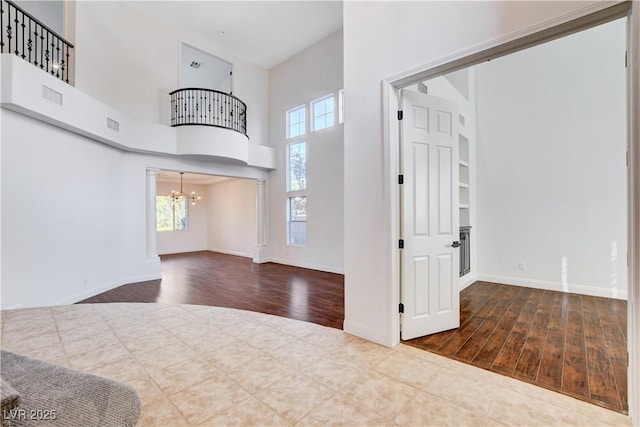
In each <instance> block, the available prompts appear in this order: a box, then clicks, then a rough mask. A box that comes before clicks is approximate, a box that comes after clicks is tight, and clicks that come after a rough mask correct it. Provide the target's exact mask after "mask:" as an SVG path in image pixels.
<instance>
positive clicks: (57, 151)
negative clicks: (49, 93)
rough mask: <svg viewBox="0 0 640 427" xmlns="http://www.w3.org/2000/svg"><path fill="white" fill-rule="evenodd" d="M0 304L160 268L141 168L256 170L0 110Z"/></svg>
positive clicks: (104, 284)
mask: <svg viewBox="0 0 640 427" xmlns="http://www.w3.org/2000/svg"><path fill="white" fill-rule="evenodd" d="M0 119H1V120H2V128H1V132H2V135H1V136H2V145H1V146H0V148H1V154H0V158H1V159H2V165H1V168H0V170H1V172H2V178H1V180H0V182H1V184H2V192H1V199H2V200H1V207H2V213H1V219H2V229H1V233H0V235H1V236H2V253H1V257H2V258H1V263H0V264H1V269H0V271H1V274H2V276H1V283H2V289H1V297H2V298H1V305H2V308H3V309H4V308H11V307H20V306H26V307H32V306H43V305H55V304H67V303H72V302H76V301H79V300H81V299H84V298H87V297H89V296H91V295H95V294H97V293H100V292H103V291H105V290H108V289H111V288H113V287H115V286H119V285H122V284H125V283H132V282H137V281H143V280H150V279H155V278H159V277H160V265H159V264H158V263H157V261H156V260H148V259H147V257H146V217H145V212H146V197H145V192H146V188H145V183H146V168H147V167H152V168H158V169H168V170H183V171H187V172H193V173H204V174H209V175H224V176H234V177H243V178H250V179H265V178H266V176H267V174H266V172H264V171H260V170H257V169H255V168H251V167H242V166H235V165H225V164H216V163H212V162H203V161H196V160H189V159H181V158H171V157H167V156H153V155H147V154H136V153H129V152H122V151H120V150H118V149H115V148H111V147H108V146H105V145H103V144H100V143H97V142H95V141H93V140H90V139H88V138H85V137H82V136H79V135H77V134H75V133H72V132H68V131H66V130H63V129H60V128H58V127H55V126H52V125H48V124H45V123H43V122H41V121H39V120H35V119H32V118H29V117H27V116H24V115H21V114H18V113H15V112H13V111H10V110H7V109H4V108H3V109H1V110H0Z"/></svg>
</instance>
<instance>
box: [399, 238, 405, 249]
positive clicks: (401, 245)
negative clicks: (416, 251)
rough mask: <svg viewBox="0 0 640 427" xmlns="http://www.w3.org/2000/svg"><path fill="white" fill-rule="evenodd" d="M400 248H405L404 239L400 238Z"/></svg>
mask: <svg viewBox="0 0 640 427" xmlns="http://www.w3.org/2000/svg"><path fill="white" fill-rule="evenodd" d="M398 248H400V249H404V240H402V239H400V240H398Z"/></svg>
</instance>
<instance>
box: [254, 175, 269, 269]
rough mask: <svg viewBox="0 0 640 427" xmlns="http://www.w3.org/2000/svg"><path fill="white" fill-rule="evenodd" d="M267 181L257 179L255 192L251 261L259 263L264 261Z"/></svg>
mask: <svg viewBox="0 0 640 427" xmlns="http://www.w3.org/2000/svg"><path fill="white" fill-rule="evenodd" d="M266 184H267V182H266V181H265V180H262V179H259V180H258V181H257V194H256V230H257V235H256V248H255V250H254V254H253V262H255V263H257V264H260V263H262V262H265V259H264V258H265V251H266V247H267V239H266V221H267V211H266V198H267V197H266V195H267V185H266Z"/></svg>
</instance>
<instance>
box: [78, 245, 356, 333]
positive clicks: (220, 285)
mask: <svg viewBox="0 0 640 427" xmlns="http://www.w3.org/2000/svg"><path fill="white" fill-rule="evenodd" d="M161 259H162V280H152V281H148V282H140V283H132V284H127V285H124V286H120V287H118V288H115V289H112V290H109V291H107V292H104V293H102V294H99V295H96V296H93V297H91V298H88V299H86V300H84V301H81V303H105V302H159V303H167V304H198V305H215V306H220V307H229V308H238V309H242V310H250V311H256V312H260V313H267V314H275V315H278V316H283V317H289V318H291V319H297V320H304V321H307V322H312V323H317V324H319V325H323V326H329V327H332V328H337V329H342V322H343V321H344V276H343V275H341V274H333V273H326V272H321V271H315V270H308V269H304V268H297V267H290V266H286V265H281V264H272V263H266V264H254V263H253V262H252V260H251V259H249V258H243V257H238V256H233V255H225V254H221V253H217V252H208V251H203V252H190V253H186V254H175V255H163V256H161Z"/></svg>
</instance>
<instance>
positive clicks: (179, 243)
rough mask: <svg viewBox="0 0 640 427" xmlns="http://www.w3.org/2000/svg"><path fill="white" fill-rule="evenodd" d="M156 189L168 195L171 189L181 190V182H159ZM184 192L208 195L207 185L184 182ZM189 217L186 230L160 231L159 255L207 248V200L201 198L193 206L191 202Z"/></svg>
mask: <svg viewBox="0 0 640 427" xmlns="http://www.w3.org/2000/svg"><path fill="white" fill-rule="evenodd" d="M156 189H157V191H158V196H167V195H169V194H170V193H171V190H176V191H180V183H172V182H158V183H157V186H156ZM183 189H184V192H185V193H187V194H191V192H192V191H195V192H196V195H198V196H202V197H206V196H205V193H206V190H207V186H205V185H196V184H187V183H185V184H183ZM188 209H189V218H188V222H187V229H186V230H172V231H158V233H157V236H158V237H157V239H158V240H157V248H158V255H164V254H176V253H181V252H194V251H204V250H206V249H207V221H208V213H207V202H206V200H201V201H200V202H198V203H196V204H195V206H192V205H191V203H189V207H188Z"/></svg>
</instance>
